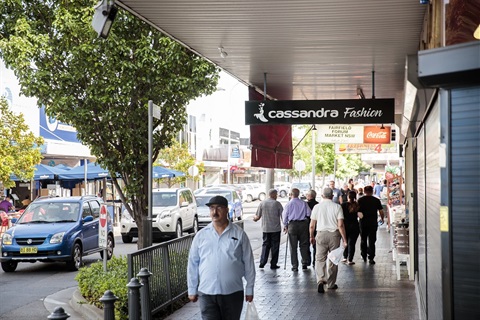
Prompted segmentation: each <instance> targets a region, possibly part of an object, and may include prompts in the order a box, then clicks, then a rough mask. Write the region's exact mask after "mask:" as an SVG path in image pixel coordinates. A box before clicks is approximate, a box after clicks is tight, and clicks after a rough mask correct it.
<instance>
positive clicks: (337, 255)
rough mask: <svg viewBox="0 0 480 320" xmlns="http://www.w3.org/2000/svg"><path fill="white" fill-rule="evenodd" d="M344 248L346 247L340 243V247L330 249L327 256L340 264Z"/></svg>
mask: <svg viewBox="0 0 480 320" xmlns="http://www.w3.org/2000/svg"><path fill="white" fill-rule="evenodd" d="M344 250H345V248H344V247H343V245H340V247H338V248H337V249H334V250H332V251H330V253H329V254H328V256H327V257H328V259H330V261H331V262H332V263H334V264H336V265H338V264H339V263H340V260H342V257H343V251H344Z"/></svg>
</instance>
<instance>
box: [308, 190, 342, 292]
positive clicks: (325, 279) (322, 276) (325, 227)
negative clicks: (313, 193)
mask: <svg viewBox="0 0 480 320" xmlns="http://www.w3.org/2000/svg"><path fill="white" fill-rule="evenodd" d="M332 198H333V190H332V189H331V188H325V189H323V201H322V202H320V203H319V204H317V205H316V206H315V207H314V208H313V211H312V216H311V221H310V242H311V243H312V244H313V245H316V247H317V254H316V256H315V261H316V263H315V274H316V277H317V290H318V292H319V293H324V292H325V289H324V287H323V286H324V285H325V284H327V289H330V290H335V289H338V286H337V284H336V283H335V282H336V281H337V273H338V266H337V265H336V264H334V263H330V264H329V267H328V270H327V255H328V253H329V252H330V251H333V250H335V249H336V248H338V247H339V246H340V241H341V240H343V245H344V247H346V246H347V237H346V233H345V227H344V224H343V210H342V207H341V206H340V205H339V204H337V203H335V202H333V201H332ZM315 230H317V235H316V236H314V233H315Z"/></svg>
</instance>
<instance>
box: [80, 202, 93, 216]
mask: <svg viewBox="0 0 480 320" xmlns="http://www.w3.org/2000/svg"><path fill="white" fill-rule="evenodd" d="M91 215H92V210H91V209H90V205H89V204H88V203H87V202H85V203H84V204H83V209H82V218H85V217H88V216H91Z"/></svg>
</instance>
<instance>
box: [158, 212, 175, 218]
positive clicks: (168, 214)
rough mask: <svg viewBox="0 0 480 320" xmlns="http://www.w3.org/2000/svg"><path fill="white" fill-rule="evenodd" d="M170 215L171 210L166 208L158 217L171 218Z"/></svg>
mask: <svg viewBox="0 0 480 320" xmlns="http://www.w3.org/2000/svg"><path fill="white" fill-rule="evenodd" d="M172 215H173V212H172V211H170V210H166V211H163V212H162V213H161V214H160V219H167V218H171V217H172Z"/></svg>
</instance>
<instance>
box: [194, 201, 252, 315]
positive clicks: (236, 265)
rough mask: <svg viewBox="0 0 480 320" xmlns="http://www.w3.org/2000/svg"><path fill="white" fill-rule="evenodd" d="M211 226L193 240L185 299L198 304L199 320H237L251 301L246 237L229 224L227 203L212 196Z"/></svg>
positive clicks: (250, 261)
mask: <svg viewBox="0 0 480 320" xmlns="http://www.w3.org/2000/svg"><path fill="white" fill-rule="evenodd" d="M206 205H207V206H208V207H209V208H210V217H211V218H212V222H211V223H209V224H208V225H207V226H206V227H205V228H203V229H202V230H200V231H199V232H198V233H197V235H196V236H195V238H194V239H193V242H192V246H191V248H190V253H189V257H188V268H187V281H188V298H189V299H190V301H192V302H196V301H197V300H198V301H199V303H200V311H201V313H202V319H235V320H236V319H240V315H241V313H242V308H243V299H244V298H243V297H244V289H243V281H242V277H243V278H245V280H246V287H245V301H247V302H251V301H253V286H254V284H255V264H254V259H253V252H252V247H251V245H250V241H249V239H248V236H247V234H246V233H245V232H244V231H243V229H242V228H240V227H239V226H238V225H236V224H233V223H231V222H229V220H228V201H227V199H225V198H224V197H222V196H215V197H213V198H211V199H210V201H209V202H208V203H207V204H206Z"/></svg>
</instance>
